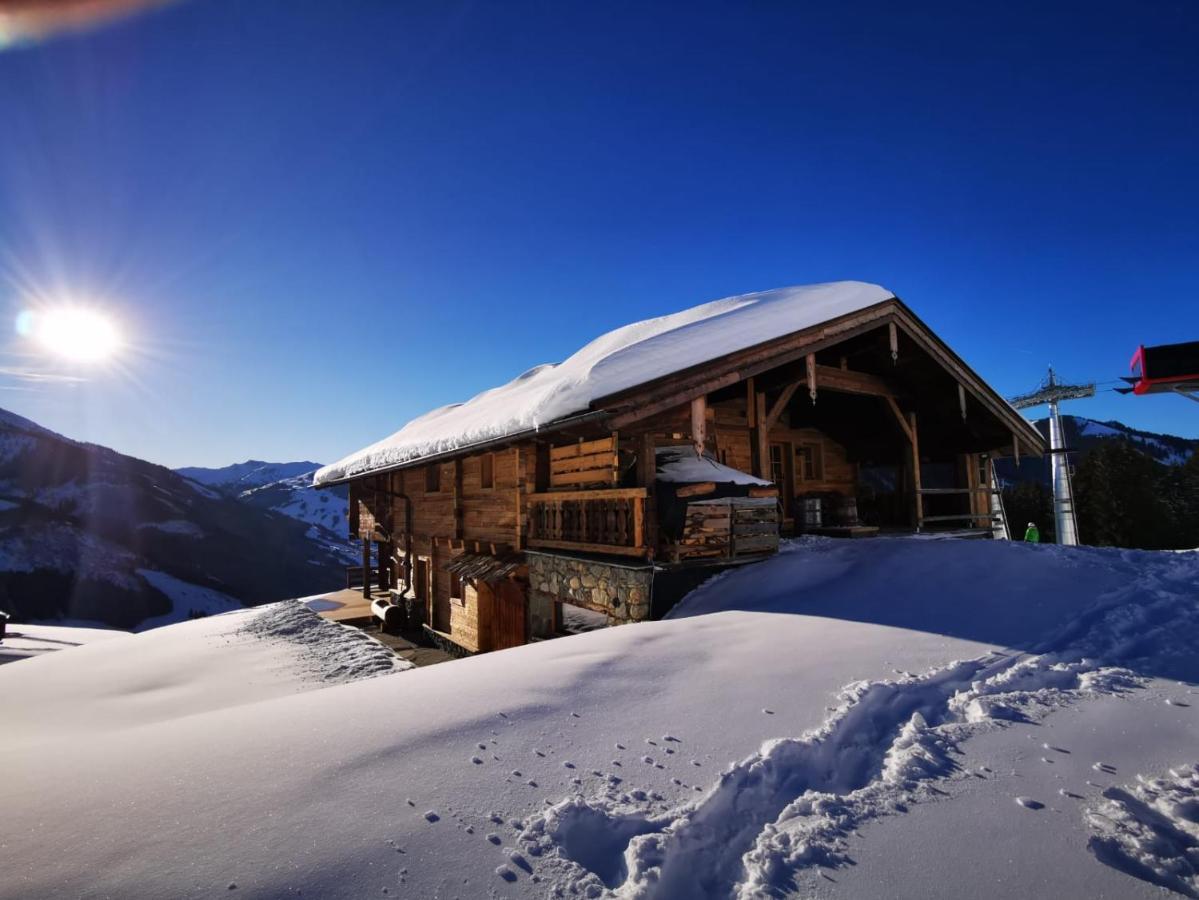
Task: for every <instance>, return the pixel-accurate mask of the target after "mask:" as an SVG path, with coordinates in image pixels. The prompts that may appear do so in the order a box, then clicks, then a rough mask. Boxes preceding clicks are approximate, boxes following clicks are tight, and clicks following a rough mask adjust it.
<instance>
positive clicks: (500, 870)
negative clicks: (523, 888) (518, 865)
mask: <svg viewBox="0 0 1199 900" xmlns="http://www.w3.org/2000/svg"><path fill="white" fill-rule="evenodd" d="M495 874H496V875H499V876H500V878H502V879H504V881H508V882H512V881H516V873H515V872H513V871H512V870H511V869H509V868H508V867H507V866H496V867H495Z"/></svg>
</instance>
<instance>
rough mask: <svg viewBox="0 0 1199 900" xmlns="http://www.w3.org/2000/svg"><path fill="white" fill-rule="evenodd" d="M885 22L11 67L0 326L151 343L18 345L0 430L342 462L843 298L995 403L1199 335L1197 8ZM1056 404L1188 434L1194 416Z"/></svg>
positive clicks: (197, 9)
mask: <svg viewBox="0 0 1199 900" xmlns="http://www.w3.org/2000/svg"><path fill="white" fill-rule="evenodd" d="M901 6H903V7H907V5H906V4H905V5H900V4H889V3H878V4H866V3H861V4H855V3H846V4H798V3H796V4H792V3H773V2H751V3H741V4H731V3H688V4H679V5H677V6H670V5H667V4H644V3H629V4H624V3H603V4H599V3H590V4H582V3H580V4H572V3H554V2H543V3H515V2H514V3H456V2H422V3H393V2H385V0H379V2H349V0H347V2H339V3H336V4H329V3H315V2H295V0H240V2H221V0H192V2H186V3H180V4H177V5H174V6H171V7H168V8H165V9H162V10H160V11H158V12H155V13H152V14H149V15H145V16H142V17H139V18H136V19H131V20H127V21H124V22H120V23H116V24H114V25H110V26H108V27H105V28H102V29H98V30H95V31H92V32H89V33H87V34H83V35H74V36H69V37H65V38H59V39H56V40H52V41H47V42H44V43H41V44H36V45H26V46H22V47H18V48H15V49H10V50H8V51H6V52H3V53H0V309H3V310H4V311H6V314H8V315H9V316H10V318H11V317H15V315H16V314H17V312H18V311H19V310H20V309H21V308H23V307H24V306H27V305H28V304H29V302H30V295H31V294H37V295H41V296H43V297H45V296H50V297H76V298H85V299H90V300H92V301H94V302H97V303H102V304H103V305H104V306H105V307H107V308H109V309H111V310H112V311H113V313H114V315H115V316H116V317H117V318H118V319H119V320H120V322H121V323H122V325H123V328H124V330H125V331H126V332H127V333H128V334H129V340H130V344H131V346H130V347H129V348H128V351H127V352H126V353H124V354H122V356H121V357H120V359H119V364H114V365H112V366H108V367H102V368H99V369H96V368H92V369H88V370H86V371H79V370H63V369H62V368H61V367H58V368H52V369H51V368H48V364H47V363H46V362H45V361H44V360H42V359H40V358H38V357H36V356H31V355H29V354H28V352H27V348H26V347H25V345H24V344H22V343H20V342H19V341H17V340H16V339H15V338H13V339H11V340H8V341H7V342H6V343H0V352H3V359H2V360H0V406H4V407H7V408H9V409H12V410H14V411H16V412H18V413H21V414H23V415H26V416H29V417H31V418H33V419H35V420H37V421H39V422H41V423H43V424H45V425H47V426H49V427H51V428H54V429H56V430H59V431H61V432H63V433H65V434H68V435H70V436H73V437H77V438H82V439H87V440H92V441H96V442H98V443H102V444H106V445H109V446H113V447H115V448H116V449H119V450H121V451H123V452H128V453H133V454H135V455H137V456H141V457H144V458H147V459H151V460H154V461H156V462H162V463H164V464H167V465H173V466H174V465H187V464H194V465H219V464H225V463H229V462H233V461H235V460H241V459H245V458H247V457H258V458H267V459H276V460H280V459H295V458H310V459H316V460H319V461H331V460H333V459H334V458H336V457H338V456H340V455H343V454H344V453H347V452H349V451H352V450H355V449H357V448H359V447H360V446H363V445H365V444H367V443H370V442H372V441H374V440H376V439H378V438H380V437H383V436H384V435H386V434H389V433H390V432H392V431H394V430H395V429H396V428H398V427H399V426H400V425H401V424H402V423H403V422H404V421H406V420H407V419H408V418H410V417H412V416H414V415H417V414H419V413H421V412H423V411H425V410H426V409H429V408H432V407H435V406H439V405H441V404H443V403H447V402H451V401H455V400H462V399H465V398H467V397H469V396H471V395H473V394H474V393H477V392H478V391H479V390H481V389H483V388H486V387H489V386H492V385H494V384H497V383H500V382H503V381H506V380H508V379H509V378H511V377H512V376H513V375H515V374H517V373H519V372H522V371H524V370H525V369H527V368H529V367H530V366H532V365H534V364H536V363H540V362H546V361H553V360H557V359H560V358H562V357H563V356H565V355H567V354H569V353H570V352H571V351H572V350H574V349H576V348H577V347H578V346H580V345H581V344H583V343H585V342H586V341H587V340H589V339H590V338H592V337H594V336H595V335H597V334H598V333H600V332H602V331H604V330H607V329H609V328H611V327H614V326H617V325H620V324H623V323H625V322H628V321H632V320H635V319H640V318H645V317H648V316H652V315H656V314H661V313H665V312H670V311H674V310H677V309H680V308H684V307H687V306H691V305H694V304H696V303H699V302H703V301H705V300H709V299H714V298H717V297H721V296H726V295H729V294H735V293H743V292H746V291H752V290H758V289H764V288H770V287H777V286H781V285H787V284H803V283H809V282H819V281H828V280H834V279H840V278H855V279H861V280H866V281H875V282H878V283H880V284H884V285H886V286H887V287H889V288H890V289H891V290H893V291H894V292H896V293H897V294H899V295H900V296H901V297H903V298H904V299H905V300H906V301H907V302H908V303H909V305H911V306H912V307H913V308H914V309H915V310H916V311H917V313H918V314H919V315H920V316H921V317H923V318H924V319H925V320H926V321H927V322H928V323H929V324H930V325H931V326H932V327H933V328H934V329H935V330H936V331H937V332H938V333H939V334H940V335H941V336H942V337H943V338H944V339H945V340H947V341H948V342H949V343H950V345H951V346H953V347H954V348H955V349H956V350H958V351H959V353H961V355H962V356H963V357H965V359H966V360H967V361H968V362H970V363H971V364H972V365H974V367H975V368H976V369H977V370H978V371H979V372H980V373H981V374H982V375H983V376H984V377H986V378H987V379H988V380H990V381H991V383H992V384H993V385H994V386H995V387H996V388H997V389H999V390H1000V391H1001V392H1004V393H1017V392H1021V391H1024V390H1028V389H1031V388H1032V387H1034V386H1035V385H1036V382H1037V381H1038V379H1039V378H1040V377H1041V375H1042V374H1043V372H1044V369H1045V366H1046V365H1047V364H1048V363H1050V362H1052V363H1053V364H1054V365H1055V366H1056V367H1057V368H1058V369H1059V370H1060V371H1061V372H1062V373H1063V375H1065V376H1066V377H1067V378H1074V379H1099V380H1110V379H1114V378H1116V377H1118V376H1119V375H1121V374H1124V373H1125V371H1126V366H1127V362H1128V358H1129V356H1130V355H1131V354H1132V351H1133V350H1134V349H1135V347H1136V345H1137V344H1138V343H1139V342H1144V343H1149V344H1152V343H1163V342H1171V341H1180V340H1194V339H1199V302H1197V301H1196V299H1195V291H1194V287H1193V281H1194V279H1195V275H1196V269H1197V264H1199V216H1197V215H1196V210H1197V209H1199V172H1197V170H1196V167H1195V160H1196V158H1197V154H1199V115H1197V113H1196V105H1195V101H1194V98H1195V97H1196V96H1199V55H1196V53H1195V52H1194V48H1195V47H1196V46H1199V6H1196V5H1195V4H1194V3H1190V2H1171V3H1163V2H1145V3H1135V4H1133V3H1120V4H1104V3H1064V4H1044V3H1027V4H1025V3H1012V4H989V5H987V6H986V7H983V6H982V5H979V4H959V3H945V4H941V5H925V6H922V7H921V8H920V9H912V8H901ZM1047 7H1052V8H1047ZM34 376H40V377H37V380H31V378H33V377H34ZM50 376H52V377H50ZM80 377H82V378H84V379H85V380H82V381H79V380H73V379H75V378H80ZM1070 411H1072V412H1076V413H1078V414H1082V415H1089V416H1092V417H1095V418H1101V419H1103V418H1119V419H1120V420H1122V421H1125V422H1127V423H1129V424H1132V425H1135V426H1137V427H1142V428H1147V429H1151V430H1161V431H1171V432H1174V433H1181V434H1185V435H1190V436H1199V406H1196V405H1195V404H1192V403H1188V402H1187V401H1185V400H1182V399H1179V398H1172V397H1166V398H1137V399H1133V398H1127V397H1122V396H1119V395H1116V394H1113V393H1111V392H1105V393H1101V394H1100V395H1099V397H1098V398H1096V399H1095V400H1091V401H1082V402H1078V403H1076V404H1073V405H1072V406H1071V407H1070Z"/></svg>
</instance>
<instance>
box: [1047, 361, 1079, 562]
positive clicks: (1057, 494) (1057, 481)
mask: <svg viewBox="0 0 1199 900" xmlns="http://www.w3.org/2000/svg"><path fill="white" fill-rule="evenodd" d="M1050 377H1051V378H1052V370H1051V375H1050ZM1065 447H1066V439H1065V431H1064V429H1063V428H1062V417H1061V415H1060V414H1059V413H1058V409H1057V401H1056V400H1055V401H1053V402H1051V403H1050V404H1049V450H1050V454H1049V455H1050V471H1051V473H1052V480H1053V518H1054V522H1055V524H1056V525H1057V542H1058V543H1059V544H1065V545H1067V546H1070V547H1074V546H1077V545H1078V523H1077V520H1076V519H1075V517H1074V488H1073V485H1071V484H1070V460H1069V459H1067V458H1066V454H1065V453H1064V452H1063V451H1064V449H1065Z"/></svg>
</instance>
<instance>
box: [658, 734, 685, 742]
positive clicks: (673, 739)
mask: <svg viewBox="0 0 1199 900" xmlns="http://www.w3.org/2000/svg"><path fill="white" fill-rule="evenodd" d="M662 740H663V741H665V742H666V743H668V744H681V743H683V742H682V741H680V740H679V739H678V738H677V737H675V736H674V735H673V734H666V735H663V736H662Z"/></svg>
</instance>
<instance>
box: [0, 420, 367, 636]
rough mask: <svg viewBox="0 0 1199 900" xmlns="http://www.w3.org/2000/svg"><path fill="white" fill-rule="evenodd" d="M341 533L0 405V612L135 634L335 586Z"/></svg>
mask: <svg viewBox="0 0 1199 900" xmlns="http://www.w3.org/2000/svg"><path fill="white" fill-rule="evenodd" d="M344 530H345V529H344V527H343V529H342V535H337V536H334V535H332V534H331V533H326V532H321V531H317V530H316V529H314V527H313V526H312V525H309V524H307V523H298V522H295V521H293V518H292V517H289V516H283V515H279V514H277V513H275V512H273V511H271V510H270V509H268V508H263V507H261V506H259V505H256V504H252V503H245V502H242V501H239V500H237V499H235V498H230V497H227V496H225V495H224V494H222V493H220V492H218V491H215V490H213V489H212V488H210V487H207V486H206V485H203V484H200V483H199V482H196V481H193V480H190V479H187V478H184V477H182V476H180V475H179V474H177V473H175V472H172V471H171V470H170V469H166V468H163V467H162V466H156V465H154V464H152V463H148V462H145V461H143V460H139V459H135V458H133V457H130V456H125V455H123V454H120V453H117V452H115V451H113V450H109V449H107V448H104V447H99V446H96V445H93V444H83V443H79V442H77V441H73V440H70V439H68V438H65V437H62V436H61V435H57V434H55V433H53V432H51V431H48V430H47V429H45V428H42V427H41V426H39V425H37V424H35V423H33V422H30V421H29V420H27V419H23V418H21V417H20V416H16V415H13V414H11V413H8V412H6V411H4V410H0V609H4V610H6V611H8V612H10V613H13V614H14V615H15V616H16V617H17V620H18V621H24V622H28V621H31V620H64V619H66V620H71V621H73V622H75V623H80V622H94V623H103V624H108V625H114V626H117V627H120V628H147V627H152V626H154V625H161V624H165V623H167V622H177V621H180V620H183V619H186V618H188V617H189V616H195V615H202V614H203V615H210V614H213V613H218V612H224V611H226V610H229V609H233V608H236V607H240V606H242V605H243V604H253V603H259V602H263V601H267V600H278V599H280V598H283V597H288V596H295V595H296V594H297V593H300V594H306V593H315V592H318V591H321V590H328V589H330V588H333V587H336V586H338V585H339V584H342V583H344V577H345V576H344V571H343V567H344V565H345V564H346V560H347V556H348V554H347V552H346V544H345V539H344V536H343V535H344Z"/></svg>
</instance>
